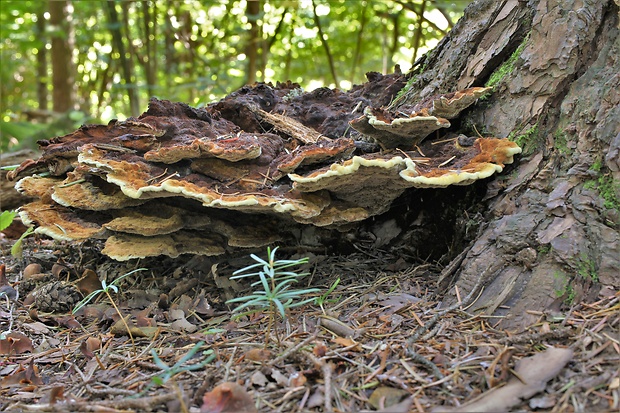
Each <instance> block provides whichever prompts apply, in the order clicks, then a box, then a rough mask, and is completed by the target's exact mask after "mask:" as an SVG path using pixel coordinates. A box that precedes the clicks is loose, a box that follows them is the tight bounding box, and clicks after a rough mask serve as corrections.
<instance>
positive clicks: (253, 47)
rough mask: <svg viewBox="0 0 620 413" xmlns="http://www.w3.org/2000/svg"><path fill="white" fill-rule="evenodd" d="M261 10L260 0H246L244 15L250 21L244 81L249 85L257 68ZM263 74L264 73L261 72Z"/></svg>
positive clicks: (254, 79) (253, 80)
mask: <svg viewBox="0 0 620 413" xmlns="http://www.w3.org/2000/svg"><path fill="white" fill-rule="evenodd" d="M260 12H261V1H260V0H250V1H248V5H247V9H246V16H247V18H248V20H249V22H250V30H249V32H248V45H247V47H246V53H245V54H246V56H247V59H248V68H247V73H246V81H245V83H246V84H248V85H251V84H252V83H254V82H256V71H257V69H258V55H259V48H260V45H261V43H262V42H261V35H260V26H259V24H258V20H259V18H260ZM263 76H264V74H263Z"/></svg>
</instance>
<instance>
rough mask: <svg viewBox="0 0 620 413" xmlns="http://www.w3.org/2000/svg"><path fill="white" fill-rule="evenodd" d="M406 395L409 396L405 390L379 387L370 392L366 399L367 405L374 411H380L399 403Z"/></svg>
mask: <svg viewBox="0 0 620 413" xmlns="http://www.w3.org/2000/svg"><path fill="white" fill-rule="evenodd" d="M407 395H409V392H407V391H406V390H403V389H396V388H394V387H387V386H380V387H377V388H376V389H375V391H373V392H372V394H371V395H370V397H369V398H368V403H370V404H371V405H372V407H374V408H375V409H377V410H381V409H385V408H386V407H390V406H393V405H395V404H397V403H400V401H401V400H402V399H403V397H405V396H407ZM390 411H391V410H390Z"/></svg>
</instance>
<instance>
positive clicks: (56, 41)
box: [49, 0, 74, 112]
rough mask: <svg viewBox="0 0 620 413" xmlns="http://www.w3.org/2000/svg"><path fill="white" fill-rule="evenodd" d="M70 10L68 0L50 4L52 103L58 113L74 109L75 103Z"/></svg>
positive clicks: (58, 0) (59, 0)
mask: <svg viewBox="0 0 620 413" xmlns="http://www.w3.org/2000/svg"><path fill="white" fill-rule="evenodd" d="M68 8H69V2H68V1H67V0H57V1H50V2H49V11H50V26H51V30H52V35H51V37H52V85H53V92H52V102H53V106H54V111H56V112H67V111H69V110H71V109H73V102H74V92H73V87H74V85H73V80H74V68H73V57H72V55H71V54H72V50H73V43H72V41H71V40H72V38H73V34H72V33H71V30H72V29H71V24H70V22H71V17H70V15H69V10H68Z"/></svg>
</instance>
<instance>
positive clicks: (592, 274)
mask: <svg viewBox="0 0 620 413" xmlns="http://www.w3.org/2000/svg"><path fill="white" fill-rule="evenodd" d="M577 274H579V276H580V277H581V278H583V279H584V280H591V281H592V282H598V273H597V272H596V264H595V262H594V260H591V259H590V258H588V257H587V256H586V255H585V254H582V255H581V257H580V259H579V261H578V262H577Z"/></svg>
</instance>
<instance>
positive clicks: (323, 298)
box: [314, 278, 340, 312]
mask: <svg viewBox="0 0 620 413" xmlns="http://www.w3.org/2000/svg"><path fill="white" fill-rule="evenodd" d="M338 284H340V278H338V279H337V280H336V281H334V283H333V284H332V285H331V286H330V287H329V288H328V289H327V291H326V292H325V293H324V294H323V295H320V296H318V297H316V298H315V301H314V302H315V303H316V305H318V306H319V307H321V310H323V312H325V309H324V308H323V304H325V303H326V302H327V298H328V297H329V296H330V295H331V293H333V292H334V290H335V289H336V287H338Z"/></svg>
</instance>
